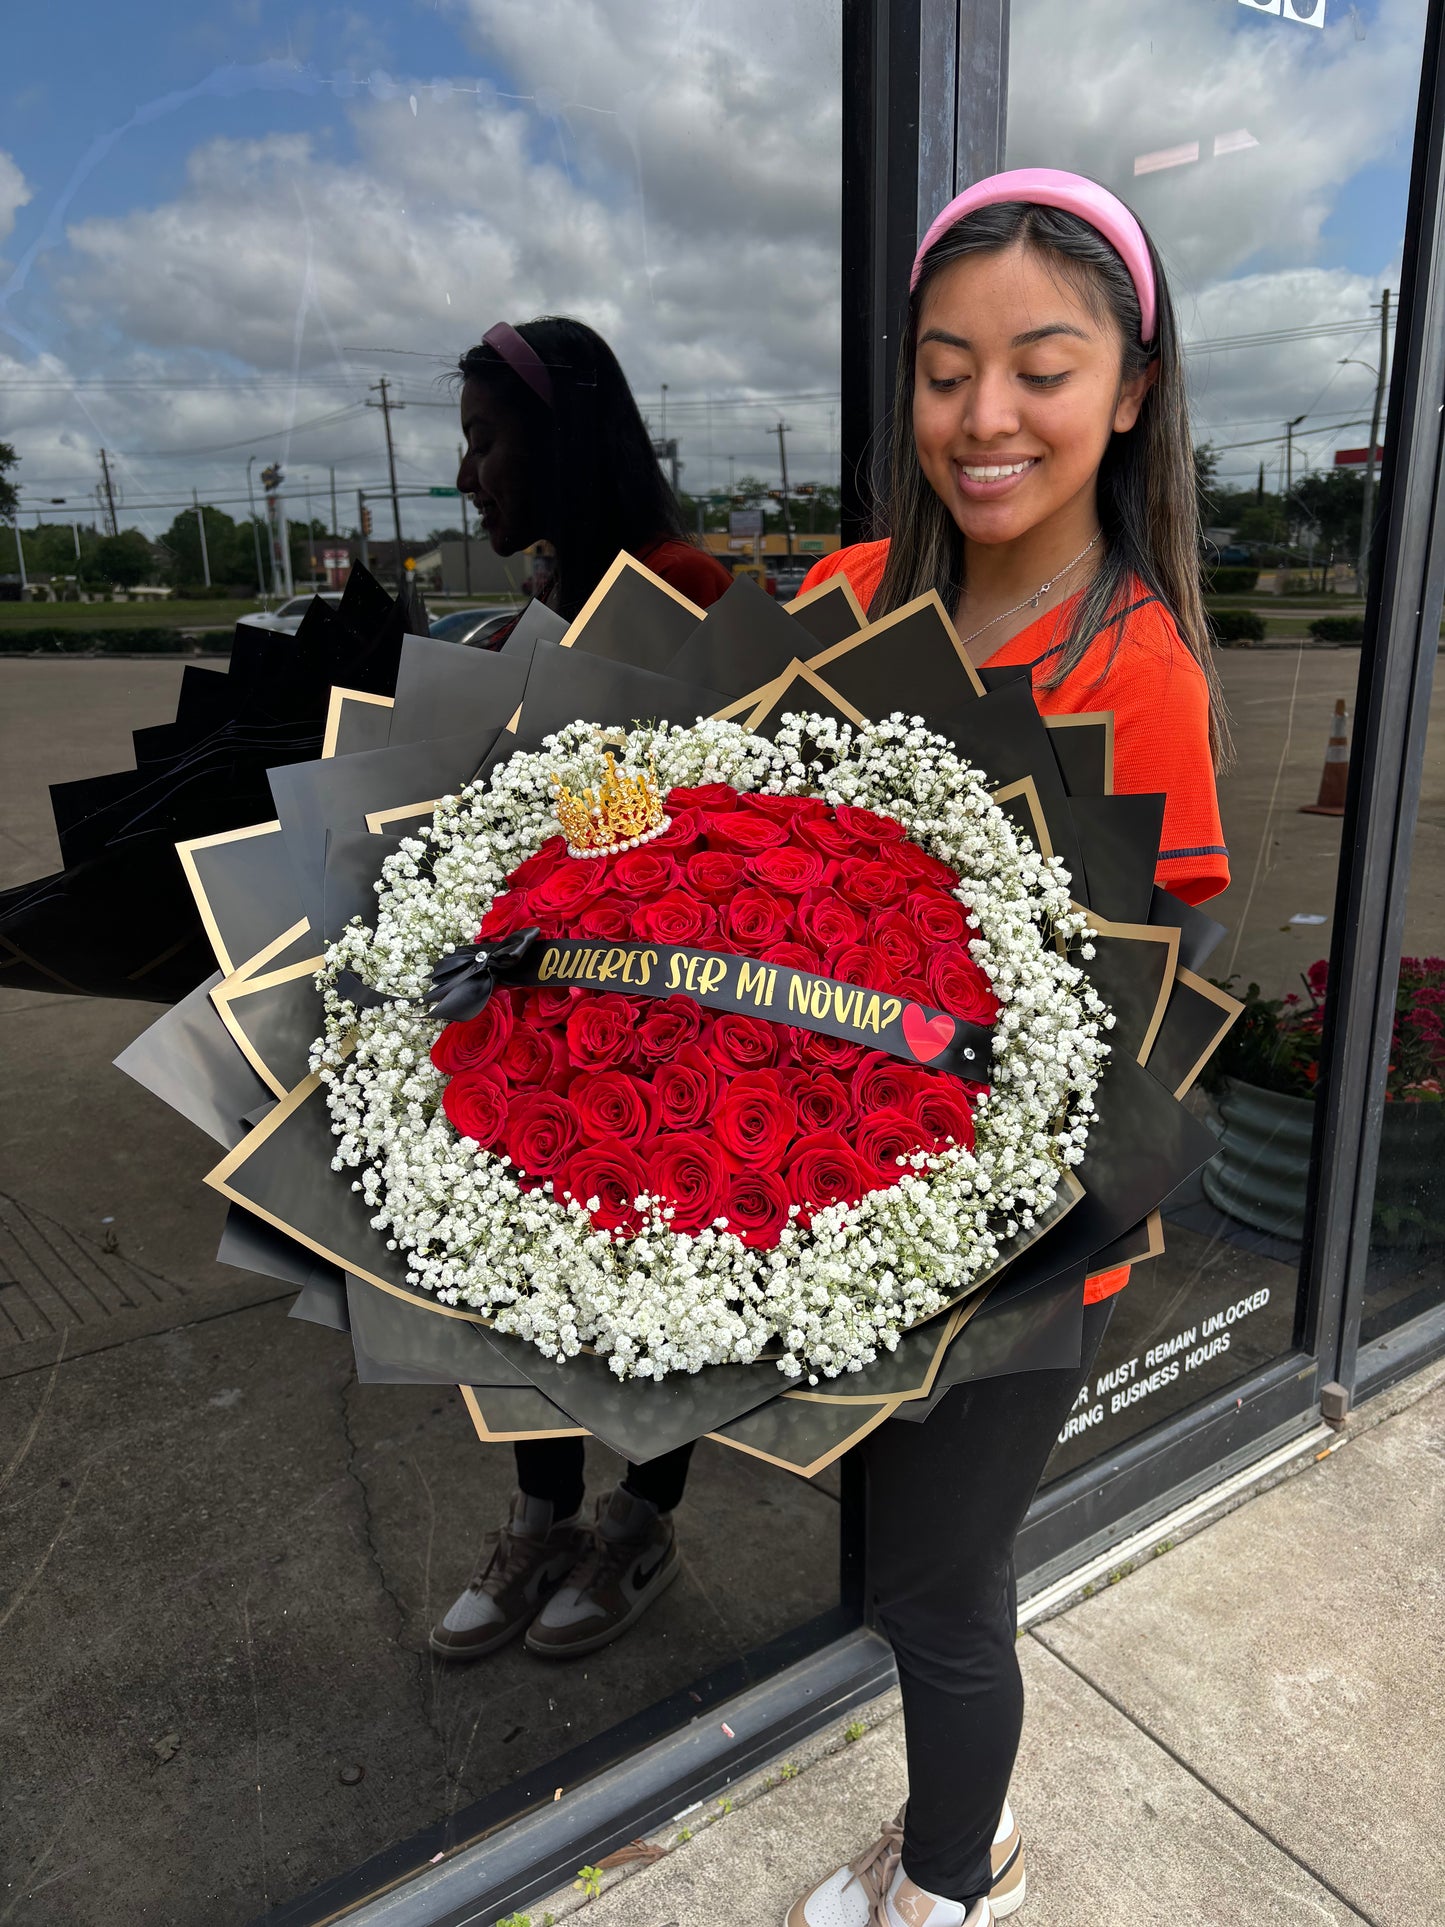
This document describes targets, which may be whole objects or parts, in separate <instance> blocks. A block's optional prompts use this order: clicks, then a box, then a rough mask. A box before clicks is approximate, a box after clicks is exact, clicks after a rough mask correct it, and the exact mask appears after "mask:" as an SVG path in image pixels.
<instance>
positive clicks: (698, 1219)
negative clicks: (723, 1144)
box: [642, 1131, 727, 1236]
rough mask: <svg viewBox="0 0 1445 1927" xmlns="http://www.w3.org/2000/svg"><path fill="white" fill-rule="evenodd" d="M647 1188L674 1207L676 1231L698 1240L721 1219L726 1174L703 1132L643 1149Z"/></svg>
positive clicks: (676, 1135) (652, 1143) (676, 1136)
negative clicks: (701, 1234)
mask: <svg viewBox="0 0 1445 1927" xmlns="http://www.w3.org/2000/svg"><path fill="white" fill-rule="evenodd" d="M642 1156H643V1159H644V1161H645V1168H646V1171H647V1188H648V1190H649V1191H651V1192H652V1193H653V1194H654V1195H655V1196H656V1197H659V1198H664V1199H666V1201H667V1202H668V1204H670V1205H671V1206H672V1207H673V1213H672V1218H671V1220H670V1222H671V1225H672V1228H673V1230H674V1231H685V1232H687V1233H688V1234H689V1235H691V1236H696V1234H697V1233H698V1232H699V1231H703V1230H705V1229H706V1228H707V1226H708V1225H710V1224H711V1223H712V1221H713V1219H714V1218H718V1217H721V1216H722V1211H723V1200H724V1197H725V1196H726V1192H727V1172H726V1171H725V1170H724V1168H723V1162H722V1159H721V1158H720V1157H719V1156H718V1154H717V1151H716V1149H715V1147H714V1146H713V1144H712V1143H711V1141H710V1140H709V1139H708V1138H706V1137H704V1136H703V1135H702V1133H701V1132H700V1131H677V1132H674V1133H673V1134H672V1135H671V1136H669V1137H658V1138H653V1139H652V1140H651V1141H650V1142H649V1143H647V1144H645V1145H644V1146H643V1147H642Z"/></svg>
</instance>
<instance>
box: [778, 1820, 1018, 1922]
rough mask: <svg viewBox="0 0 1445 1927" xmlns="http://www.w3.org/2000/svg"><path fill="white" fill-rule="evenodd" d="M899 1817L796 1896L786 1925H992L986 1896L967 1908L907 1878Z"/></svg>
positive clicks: (991, 1911) (991, 1915)
mask: <svg viewBox="0 0 1445 1927" xmlns="http://www.w3.org/2000/svg"><path fill="white" fill-rule="evenodd" d="M901 1819H902V1816H901V1815H900V1816H899V1819H897V1820H895V1821H893V1822H892V1824H891V1825H889V1826H885V1827H884V1829H883V1831H882V1833H881V1834H880V1835H879V1836H878V1838H877V1839H876V1840H875V1841H874V1842H873V1845H872V1846H871V1847H869V1848H868V1850H867V1852H866V1853H862V1854H860V1855H859V1856H858V1858H857V1859H856V1860H851V1861H849V1863H848V1865H847V1866H846V1867H840V1868H839V1869H838V1871H837V1872H836V1873H833V1874H829V1876H828V1878H827V1879H826V1880H820V1881H819V1883H818V1885H817V1886H816V1887H811V1888H809V1890H808V1892H807V1893H805V1894H804V1895H803V1896H802V1898H801V1899H800V1900H795V1901H794V1902H793V1905H792V1906H791V1907H790V1908H789V1910H788V1917H787V1919H786V1920H785V1921H784V1923H783V1927H991V1924H992V1921H993V1910H992V1909H991V1907H990V1906H989V1903H988V1901H987V1900H976V1901H975V1902H974V1903H973V1905H972V1906H971V1907H965V1906H963V1905H962V1903H961V1902H959V1901H957V1900H945V1899H944V1898H943V1897H942V1895H940V1894H931V1893H929V1892H928V1891H927V1889H926V1888H923V1887H920V1886H918V1885H917V1884H916V1883H915V1882H914V1881H912V1880H910V1879H909V1878H908V1876H907V1874H906V1873H905V1872H904V1871H903V1860H902V1852H903V1827H902V1825H901Z"/></svg>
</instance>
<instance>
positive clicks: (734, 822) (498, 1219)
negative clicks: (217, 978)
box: [318, 718, 1105, 1377]
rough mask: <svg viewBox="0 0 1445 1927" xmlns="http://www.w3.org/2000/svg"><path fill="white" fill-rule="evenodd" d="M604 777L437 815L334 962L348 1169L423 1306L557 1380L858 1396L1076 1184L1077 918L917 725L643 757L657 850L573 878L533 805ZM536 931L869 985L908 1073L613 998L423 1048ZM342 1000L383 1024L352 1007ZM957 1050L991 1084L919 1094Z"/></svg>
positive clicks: (697, 733) (582, 738)
mask: <svg viewBox="0 0 1445 1927" xmlns="http://www.w3.org/2000/svg"><path fill="white" fill-rule="evenodd" d="M599 754H600V748H599V744H598V741H597V732H596V731H594V730H591V729H586V728H584V727H583V726H581V725H577V726H575V727H574V728H573V729H571V730H568V731H564V732H563V733H562V735H561V736H560V737H559V738H557V739H555V741H554V743H553V744H552V745H550V746H549V750H548V753H547V754H545V755H535V754H527V753H519V754H517V755H515V756H514V757H512V758H511V760H510V761H509V762H507V763H505V764H503V765H501V766H500V767H499V768H498V769H497V770H495V771H494V772H493V773H492V775H491V777H490V779H489V781H488V782H486V783H485V784H479V785H477V786H475V787H474V788H472V789H469V790H467V791H465V792H463V794H462V795H461V796H460V797H457V798H447V799H443V801H442V803H441V804H440V805H439V806H438V808H437V811H436V814H435V818H434V822H433V824H432V826H431V828H430V829H429V831H428V832H427V833H426V834H425V835H422V836H418V837H415V838H411V839H408V840H407V842H405V843H404V844H403V845H402V848H401V851H400V852H399V853H398V854H397V855H396V856H394V857H392V858H391V859H390V860H389V861H388V863H387V865H386V869H385V872H384V877H383V883H382V885H381V886H380V899H379V906H378V918H377V923H376V926H375V928H374V929H367V928H364V927H362V926H360V925H357V926H354V927H353V929H352V930H350V931H348V932H347V934H346V935H345V936H344V937H343V938H342V940H341V941H340V942H339V943H338V944H337V945H335V946H334V947H333V950H332V952H331V954H330V956H329V958H328V964H327V976H328V981H329V988H328V992H327V1005H328V1024H327V1038H326V1042H325V1048H324V1049H323V1050H322V1052H321V1053H320V1055H319V1057H318V1064H319V1067H320V1069H321V1074H322V1077H323V1079H324V1080H325V1081H326V1083H327V1085H328V1100H329V1103H330V1106H331V1112H332V1119H333V1128H334V1129H335V1131H336V1133H337V1136H338V1139H339V1147H338V1157H337V1163H338V1166H340V1167H345V1166H348V1165H349V1166H351V1167H353V1168H354V1169H355V1170H356V1171H357V1172H358V1174H359V1175H358V1177H357V1179H356V1183H357V1185H358V1187H359V1188H360V1189H362V1190H363V1192H364V1194H365V1196H366V1198H367V1200H368V1202H369V1203H371V1204H372V1206H373V1207H374V1208H375V1211H376V1217H375V1219H374V1220H373V1222H374V1223H375V1224H377V1226H378V1227H379V1228H381V1229H383V1230H385V1231H387V1232H388V1233H389V1234H390V1236H391V1238H392V1240H393V1241H394V1243H395V1245H396V1246H397V1247H398V1248H400V1249H402V1250H404V1251H406V1253H407V1254H408V1273H409V1277H410V1278H411V1281H412V1282H413V1284H415V1285H416V1286H418V1287H420V1288H422V1289H425V1290H429V1291H432V1292H434V1293H436V1295H437V1296H438V1297H439V1298H440V1299H441V1300H442V1301H443V1302H444V1303H448V1304H453V1305H464V1306H467V1307H469V1308H471V1309H473V1310H477V1311H482V1312H484V1313H485V1314H486V1315H488V1316H489V1318H490V1319H491V1320H492V1321H493V1322H495V1323H496V1324H497V1325H498V1326H499V1327H501V1328H502V1329H506V1330H511V1331H516V1332H520V1333H521V1334H522V1335H524V1336H526V1337H528V1338H530V1339H532V1340H533V1341H534V1342H535V1343H537V1344H538V1345H539V1346H540V1347H541V1348H542V1349H543V1350H544V1351H547V1352H549V1353H551V1354H553V1355H567V1354H570V1353H574V1352H576V1351H577V1350H578V1349H579V1348H580V1347H581V1346H583V1345H587V1346H590V1347H592V1348H593V1349H595V1350H597V1351H600V1352H604V1353H606V1354H607V1355H608V1356H609V1358H610V1360H611V1363H612V1366H613V1369H614V1370H616V1371H618V1372H620V1373H622V1374H629V1373H633V1372H636V1373H640V1374H648V1375H654V1376H661V1375H662V1374H663V1373H665V1372H667V1371H671V1370H678V1369H685V1370H697V1369H699V1368H700V1367H701V1366H702V1365H705V1364H711V1363H721V1362H726V1361H729V1360H748V1359H753V1358H757V1357H759V1356H763V1355H768V1354H769V1353H771V1354H773V1355H776V1356H778V1358H779V1362H780V1364H781V1365H782V1368H783V1369H784V1370H785V1371H786V1372H788V1373H789V1374H790V1375H796V1374H798V1373H800V1372H807V1373H809V1374H810V1375H811V1376H814V1377H816V1376H817V1375H818V1374H820V1373H821V1374H833V1373H836V1372H838V1371H842V1370H847V1369H853V1368H856V1367H857V1366H858V1365H860V1364H863V1363H867V1362H869V1361H870V1360H871V1359H872V1358H874V1357H875V1356H876V1354H877V1349H878V1347H879V1346H880V1345H883V1346H888V1345H890V1344H892V1343H896V1339H897V1335H898V1334H899V1333H900V1332H901V1331H903V1330H905V1329H907V1327H908V1326H909V1325H910V1324H912V1323H914V1322H916V1320H918V1319H919V1318H921V1317H927V1316H929V1315H931V1314H932V1313H933V1312H935V1311H937V1310H939V1309H941V1308H942V1307H943V1306H944V1305H946V1304H948V1303H950V1302H952V1301H953V1300H954V1299H956V1298H957V1297H958V1296H959V1295H960V1293H961V1292H962V1291H965V1290H968V1289H970V1288H971V1287H973V1286H974V1285H976V1284H977V1283H978V1282H979V1281H980V1280H981V1279H983V1278H984V1277H986V1276H987V1275H988V1274H989V1272H990V1270H991V1269H992V1268H994V1267H995V1266H996V1265H997V1263H998V1262H999V1253H1000V1249H1001V1246H1002V1244H1003V1243H1004V1241H1006V1240H1007V1238H1009V1237H1010V1236H1011V1235H1012V1234H1013V1233H1015V1232H1016V1231H1018V1230H1019V1229H1020V1227H1027V1226H1029V1225H1031V1224H1032V1223H1034V1222H1035V1220H1036V1218H1037V1217H1038V1216H1039V1215H1040V1214H1042V1213H1043V1212H1044V1211H1046V1210H1047V1209H1048V1208H1049V1207H1050V1206H1051V1204H1052V1203H1053V1200H1054V1197H1055V1193H1056V1191H1057V1189H1058V1187H1059V1184H1060V1182H1061V1179H1062V1177H1063V1174H1064V1172H1065V1170H1066V1168H1067V1167H1068V1166H1069V1165H1070V1164H1072V1163H1075V1162H1077V1161H1078V1160H1079V1158H1080V1156H1081V1154H1082V1146H1083V1143H1084V1140H1085V1137H1086V1134H1087V1128H1088V1124H1089V1121H1090V1118H1091V1115H1092V1112H1091V1096H1092V1091H1093V1087H1094V1082H1095V1080H1096V1078H1097V1073H1098V1068H1099V1065H1100V1063H1101V1061H1102V1058H1103V1055H1104V1051H1105V1046H1104V1043H1103V1040H1102V1037H1101V1035H1100V1032H1101V1028H1102V1020H1103V1012H1102V1007H1101V1006H1100V1004H1099V1002H1098V999H1097V998H1096V997H1095V996H1094V995H1093V993H1092V991H1091V990H1090V988H1089V987H1088V985H1087V983H1086V982H1085V980H1084V979H1083V976H1082V973H1081V972H1080V971H1079V969H1078V968H1077V966H1076V965H1075V964H1074V963H1072V962H1071V961H1070V960H1069V959H1068V957H1067V955H1066V951H1067V948H1068V946H1070V945H1073V946H1075V947H1077V945H1078V944H1079V942H1080V941H1081V940H1082V939H1083V938H1084V937H1085V936H1086V931H1085V926H1084V919H1083V917H1082V915H1081V914H1080V913H1078V912H1076V911H1075V910H1073V909H1072V908H1071V906H1070V904H1069V900H1068V892H1067V886H1066V883H1065V881H1064V880H1063V879H1062V878H1061V877H1060V875H1059V874H1058V873H1057V871H1056V869H1055V868H1054V866H1053V865H1052V864H1051V862H1050V861H1048V860H1046V859H1044V858H1042V857H1040V856H1039V854H1038V852H1037V851H1036V850H1035V849H1034V848H1033V847H1032V845H1031V844H1029V843H1028V842H1027V840H1026V839H1024V838H1022V837H1021V836H1019V835H1018V834H1017V833H1016V832H1015V831H1014V829H1013V827H1012V825H1011V824H1010V823H1009V821H1008V819H1007V818H1006V817H1005V816H1004V814H1003V813H1002V812H1001V811H1000V810H999V809H998V808H997V807H996V806H995V805H994V804H993V803H992V802H991V800H990V799H989V797H988V795H987V792H986V791H985V790H984V789H983V788H982V786H981V784H980V782H979V780H978V778H977V777H976V776H975V775H974V773H973V772H972V771H971V770H970V769H969V767H968V766H967V765H966V764H964V763H962V762H961V761H960V760H959V758H958V757H957V756H956V755H955V754H954V753H953V752H952V750H951V749H950V748H949V747H948V746H947V745H946V744H945V743H944V742H943V741H942V739H940V738H937V737H930V736H928V735H927V734H926V733H925V732H924V731H922V730H921V729H920V728H918V727H916V726H910V725H904V724H902V723H901V722H898V721H894V722H890V723H883V724H879V725H876V726H870V727H868V728H866V729H860V730H857V731H854V730H851V729H838V728H835V727H834V725H832V724H831V723H821V722H820V721H819V719H817V718H810V719H803V720H802V721H800V722H798V723H797V724H795V725H791V726H785V727H784V729H783V730H782V731H781V732H780V733H779V736H778V738H777V741H776V742H768V741H766V740H764V739H761V738H758V737H752V736H749V735H747V734H746V733H745V732H744V731H742V730H741V729H739V728H737V727H736V726H735V725H731V724H725V723H700V724H698V725H697V726H696V727H695V728H693V729H681V728H677V727H670V728H665V729H659V730H641V729H639V730H634V731H633V732H631V734H630V735H629V736H628V737H627V739H626V742H625V744H624V745H623V754H624V756H625V757H627V758H628V759H630V760H633V761H635V762H636V763H637V765H638V766H639V767H642V766H645V765H649V764H650V765H652V766H654V767H655V768H656V770H657V772H658V776H659V794H660V795H661V797H662V799H663V802H664V804H665V809H666V819H665V821H664V822H662V823H661V824H660V825H659V827H658V828H657V829H656V830H655V831H653V832H651V833H649V834H647V835H646V836H643V837H640V838H628V839H625V842H626V844H627V845H628V847H618V848H615V849H605V850H601V851H598V852H588V853H587V854H585V855H584V854H574V853H573V850H572V848H571V847H569V844H568V841H567V839H566V838H565V837H564V836H562V835H559V834H558V833H557V820H556V818H555V817H554V815H553V814H552V810H553V800H552V799H553V776H554V773H555V772H557V771H558V770H560V771H561V773H562V775H563V777H565V778H566V779H567V781H569V782H570V781H572V780H574V779H575V780H577V781H578V782H581V781H582V780H584V779H587V778H589V777H591V776H593V775H594V774H595V773H596V766H597V762H598V758H599ZM533 930H535V931H537V932H539V933H540V935H539V937H538V938H537V939H536V942H537V943H538V944H541V945H547V944H549V943H551V944H559V945H572V946H579V945H581V946H592V947H593V949H594V950H595V952H596V954H598V955H601V954H603V953H604V952H605V949H606V947H607V946H609V945H613V946H628V945H631V946H634V947H635V946H637V945H651V946H654V947H655V949H656V953H657V954H659V955H667V954H674V952H686V953H687V954H690V955H692V954H697V953H708V954H724V955H726V956H728V957H730V958H732V959H734V960H736V959H747V960H752V961H753V962H754V963H755V964H758V965H766V966H769V967H772V968H774V969H776V970H778V971H779V972H782V973H785V974H788V973H794V974H796V973H802V974H804V975H806V976H807V977H808V978H809V980H810V981H812V980H816V979H819V978H822V979H828V980H832V981H833V982H834V983H835V984H836V985H837V986H838V987H839V989H840V992H841V987H842V986H850V985H851V986H858V987H859V996H860V997H865V996H866V997H871V998H873V1000H874V1002H875V1003H876V1001H877V998H878V996H879V995H882V996H885V997H887V998H890V999H892V1000H893V1007H894V1008H904V1009H906V1011H907V1012H908V1013H909V1015H910V1017H911V1018H912V1019H913V1020H914V1033H913V1034H914V1035H915V1037H916V1038H917V1039H918V1042H917V1055H916V1057H915V1058H914V1059H912V1060H909V1059H906V1058H905V1056H904V1055H901V1054H898V1053H897V1052H892V1051H890V1050H889V1049H884V1048H869V1047H868V1044H867V1042H866V1040H860V1039H859V1038H858V1037H857V1036H856V1035H851V1034H848V1035H843V1034H828V1033H827V1032H826V1031H825V1030H820V1029H818V1028H816V1027H810V1026H809V1025H808V1024H807V1023H806V1022H801V1021H800V1022H798V1023H796V1024H794V1023H789V1022H786V1021H776V1020H774V1018H771V1017H761V1016H757V1015H751V1014H746V1013H744V1012H742V1011H738V1010H731V1009H719V1008H714V1007H710V1006H709V1004H708V1002H707V999H706V998H705V997H701V996H698V995H694V994H688V993H686V992H679V993H677V994H672V995H658V994H655V991H650V992H649V994H647V995H639V994H632V993H629V992H628V991H627V990H626V989H624V988H622V987H621V985H620V982H619V981H618V980H616V979H614V980H612V981H600V982H596V983H591V982H589V983H586V984H579V983H571V984H569V983H565V982H531V983H528V984H527V985H526V986H525V987H524V986H522V985H519V984H508V983H506V982H505V981H502V982H500V983H499V984H498V986H497V988H496V990H495V994H492V995H491V996H490V1000H489V1001H487V1002H486V1004H485V1006H484V1008H482V1009H481V1010H480V1012H479V1013H478V1014H476V1015H473V1016H468V1017H467V1018H466V1019H465V1020H464V1021H453V1022H451V1023H448V1024H446V1025H445V1026H441V1025H439V1024H438V1023H437V1021H436V1020H435V1019H434V1018H431V1017H430V1016H429V1015H428V1013H427V1011H426V1007H425V1003H424V1000H423V996H422V992H423V991H424V988H425V984H426V979H427V974H428V972H429V971H430V970H431V969H432V967H433V966H434V965H435V964H436V963H437V961H438V959H439V958H445V957H446V955H447V953H449V952H455V951H456V950H457V949H458V947H459V946H462V945H467V944H471V943H473V942H476V941H480V942H481V943H482V944H483V945H487V944H492V943H496V942H500V941H501V940H506V939H519V940H524V939H525V933H527V932H529V931H533ZM1060 939H1062V941H1060ZM669 947H671V949H670V948H669ZM619 954H620V953H619ZM344 971H350V972H354V973H355V974H356V975H357V976H359V977H360V978H361V979H362V981H363V982H365V983H366V984H368V985H369V986H370V987H371V989H372V991H373V992H379V993H381V994H382V996H383V998H384V999H385V1001H383V1002H380V1003H378V1004H377V1005H376V1006H375V1007H373V1008H369V1009H368V1008H359V1007H357V1006H355V1005H353V1004H352V1003H351V1002H349V1001H348V999H347V998H346V996H345V995H344V992H343V988H342V985H343V981H344V980H343V976H342V973H343V972H344ZM927 1011H932V1012H934V1013H935V1015H934V1016H933V1017H932V1018H931V1019H930V1018H929V1017H928V1016H927V1015H926V1012H927ZM955 1023H958V1024H964V1025H975V1026H980V1027H982V1028H983V1029H984V1030H988V1031H991V1032H992V1061H991V1065H990V1068H989V1071H988V1081H987V1083H986V1084H985V1083H984V1082H981V1081H976V1080H972V1079H967V1078H965V1077H963V1076H961V1075H958V1074H956V1073H955V1072H954V1071H952V1070H947V1069H941V1068H937V1067H936V1066H934V1065H932V1064H930V1063H929V1062H927V1061H926V1060H927V1058H928V1056H929V1055H930V1054H931V1052H932V1051H933V1049H934V1048H935V1047H934V1046H933V1045H932V1044H931V1043H929V1042H928V1037H929V1036H930V1035H931V1032H930V1024H932V1025H937V1026H939V1027H941V1030H942V1031H945V1032H946V1031H951V1030H952V1029H953V1028H954V1025H955Z"/></svg>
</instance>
